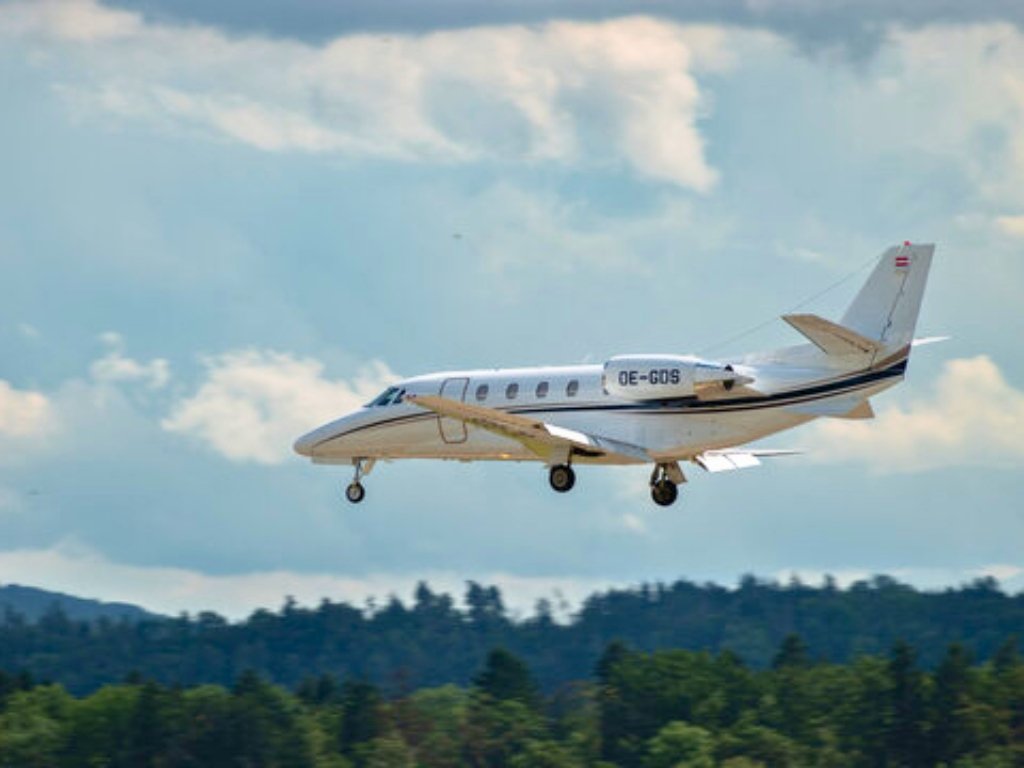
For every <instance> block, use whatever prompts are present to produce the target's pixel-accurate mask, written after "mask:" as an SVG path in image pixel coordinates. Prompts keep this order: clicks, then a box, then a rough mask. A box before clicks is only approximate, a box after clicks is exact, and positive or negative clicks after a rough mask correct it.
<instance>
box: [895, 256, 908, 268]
mask: <svg viewBox="0 0 1024 768" xmlns="http://www.w3.org/2000/svg"><path fill="white" fill-rule="evenodd" d="M909 266H910V256H907V255H906V254H902V255H899V256H897V257H896V269H906V268H907V267H909Z"/></svg>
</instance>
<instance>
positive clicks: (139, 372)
mask: <svg viewBox="0 0 1024 768" xmlns="http://www.w3.org/2000/svg"><path fill="white" fill-rule="evenodd" d="M100 339H101V340H102V341H103V343H104V344H106V345H107V346H108V347H109V351H108V352H107V354H106V355H104V356H103V357H101V358H100V359H98V360H96V361H95V362H93V364H92V365H91V366H90V368H89V372H90V373H91V374H92V377H93V379H94V380H95V381H97V382H100V383H106V384H113V383H119V382H132V381H134V382H141V383H144V384H145V385H146V386H147V387H149V388H150V389H162V388H163V387H164V386H166V385H167V382H168V381H169V380H170V378H171V367H170V363H168V362H167V361H166V360H164V359H163V358H156V359H154V360H150V361H149V362H148V363H140V362H139V361H138V360H133V359H132V358H130V357H125V355H124V340H123V339H122V338H121V336H120V334H117V333H113V332H108V333H105V334H103V335H102V336H101V337H100Z"/></svg>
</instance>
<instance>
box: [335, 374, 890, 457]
mask: <svg viewBox="0 0 1024 768" xmlns="http://www.w3.org/2000/svg"><path fill="white" fill-rule="evenodd" d="M906 369H907V359H906V358H904V359H903V360H900V361H899V362H897V363H895V364H893V365H891V366H889V367H888V368H886V369H884V370H876V371H864V372H861V373H858V374H856V375H854V376H848V377H846V378H839V379H835V380H833V381H827V382H822V383H820V384H815V385H813V386H808V387H803V388H801V389H792V390H788V391H786V392H777V393H775V394H773V395H751V396H747V397H739V398H734V399H729V400H698V399H696V398H687V399H685V400H658V401H655V402H636V403H622V402H619V403H580V404H578V405H576V404H571V405H568V404H563V405H540V404H538V405H526V406H519V407H505V408H495V409H494V410H496V411H502V412H504V413H513V414H523V415H526V414H531V413H582V412H594V413H597V412H613V411H614V412H623V411H627V412H631V413H634V414H636V415H638V416H647V415H662V416H663V415H666V414H671V415H677V416H678V415H683V414H687V413H708V412H714V413H730V412H735V411H747V410H761V409H764V408H781V407H784V406H786V405H799V404H802V403H810V402H814V401H815V400H823V399H825V398H828V397H835V396H836V395H841V394H846V393H848V392H855V391H857V390H858V389H863V388H865V387H867V386H870V385H872V384H877V383H878V382H880V381H885V380H886V379H892V378H899V377H900V376H902V375H903V374H904V373H905V372H906ZM436 418H454V417H450V416H448V417H439V415H438V414H437V413H434V412H433V411H427V412H424V413H407V414H404V415H402V416H395V417H393V418H390V419H382V420H381V421H376V422H374V423H372V424H364V425H362V426H360V427H355V428H353V429H350V430H349V431H347V432H342V433H341V434H338V435H332V436H331V437H328V438H326V439H325V440H322V441H320V442H319V443H317V444H316V446H315V448H318V447H320V446H321V445H324V444H325V443H329V442H330V441H331V440H334V439H335V438H338V437H347V436H349V435H354V434H356V433H357V432H364V431H366V430H368V429H377V428H379V427H391V426H394V425H396V424H403V423H409V422H414V421H419V420H422V419H436Z"/></svg>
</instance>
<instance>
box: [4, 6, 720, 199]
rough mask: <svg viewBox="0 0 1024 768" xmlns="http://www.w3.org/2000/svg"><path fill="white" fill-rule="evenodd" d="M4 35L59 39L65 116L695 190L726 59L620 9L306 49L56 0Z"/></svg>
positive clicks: (698, 32) (709, 171)
mask: <svg viewBox="0 0 1024 768" xmlns="http://www.w3.org/2000/svg"><path fill="white" fill-rule="evenodd" d="M33 9H36V10H35V11H34V12H33ZM69 15H73V16H74V17H75V18H76V19H77V18H81V19H85V20H86V21H83V28H84V29H89V28H93V29H95V30H97V31H96V32H94V33H90V34H89V35H86V37H87V39H88V41H89V43H90V44H88V45H82V44H80V43H81V40H80V39H79V38H75V37H74V36H73V35H70V34H68V25H69V23H68V22H67V21H66V17H68V16H69ZM112 16H113V17H115V18H112ZM122 16H129V17H131V18H132V19H133V20H134V21H133V23H128V22H127V21H125V20H124V19H122V18H121V17H122ZM115 22H116V23H115ZM103 29H105V30H108V32H109V34H106V35H104V34H100V32H99V30H103ZM114 29H116V33H117V34H116V35H115V34H114V32H113V30H114ZM5 30H6V32H7V34H8V35H14V36H15V37H16V38H21V39H27V40H33V41H37V42H41V43H43V44H45V43H46V42H47V41H50V42H51V43H52V38H53V37H56V38H58V43H56V44H53V45H52V46H51V50H50V52H51V53H53V54H57V58H58V59H59V60H61V61H63V62H64V63H65V64H66V67H65V69H66V75H65V77H64V79H63V80H62V81H61V82H58V83H56V84H55V89H56V92H57V93H58V94H59V95H60V96H61V97H62V98H64V99H65V100H66V101H67V102H68V104H69V105H70V106H71V107H72V108H73V110H74V112H75V114H76V115H78V116H79V117H89V116H94V117H96V119H98V120H101V121H109V120H110V118H111V117H112V116H113V117H117V118H119V119H120V120H121V121H136V122H139V121H141V122H145V123H147V124H149V125H151V126H153V127H155V128H157V129H159V130H164V131H169V132H173V133H178V134H181V133H185V134H187V135H195V136H205V137H209V138H213V139H218V140H223V141H232V142H238V143H241V144H244V145H246V146H249V147H253V148H255V149H259V150H262V151H266V152H308V153H327V154H335V155H339V156H343V157H356V158H366V157H369V158H387V159H401V160H404V161H409V162H431V163H447V164H462V163H467V162H501V163H516V164H520V163H523V162H528V163H541V162H543V163H557V164H562V165H572V166H584V167H596V168H610V169H612V170H616V169H618V168H621V167H625V168H626V169H628V170H630V171H631V172H633V173H635V174H637V175H639V176H641V177H644V178H647V179H654V180H658V181H662V182H666V183H668V184H671V185H675V186H679V187H684V188H687V189H691V190H696V191H698V192H706V191H708V190H709V189H711V188H712V187H713V186H714V184H715V182H716V180H717V174H716V172H715V170H714V169H713V168H712V167H711V166H710V165H709V164H708V162H707V159H706V156H705V149H704V141H703V137H702V136H701V134H700V131H699V130H698V127H697V126H698V121H699V120H700V118H701V117H703V116H704V115H705V114H706V113H707V111H708V109H709V107H708V104H707V102H706V100H705V99H704V97H703V94H702V92H701V89H700V87H699V85H698V82H697V79H696V77H695V74H694V73H695V72H697V71H699V70H708V69H711V70H714V69H721V68H723V67H727V66H729V65H730V57H729V56H728V53H727V50H726V48H725V47H724V45H723V43H724V34H723V33H722V32H721V31H719V30H714V29H711V28H709V27H680V26H678V25H675V24H672V23H668V22H663V21H657V20H654V19H650V18H640V17H629V18H621V19H615V20H611V21H603V22H598V23H578V22H566V21H554V22H550V23H546V24H543V25H540V26H529V27H527V26H506V27H478V28H470V29H459V30H445V31H437V32H432V33H429V34H419V35H413V34H406V35H383V34H376V35H374V34H352V35H347V36H341V37H337V38H334V39H331V40H329V41H327V42H325V43H324V44H322V45H316V46H314V45H310V44H306V43H300V42H294V41H282V40H275V39H268V38H260V37H248V38H237V37H229V36H226V35H224V34H223V33H221V32H218V31H216V30H214V29H211V28H208V27H197V26H195V25H187V26H173V25H168V24H164V23H155V22H150V23H145V22H143V21H142V18H141V17H140V16H137V15H135V16H133V15H132V14H126V13H125V12H121V11H117V12H114V11H111V10H110V9H108V8H106V7H104V6H102V5H100V4H98V3H97V2H95V0H62V1H61V2H52V1H51V2H42V3H39V4H38V5H36V4H22V3H17V4H15V5H13V6H5V5H0V34H2V33H3V32H4V31H5ZM115 38H116V39H115ZM59 41H65V42H64V44H60V42H59ZM76 43H79V44H76Z"/></svg>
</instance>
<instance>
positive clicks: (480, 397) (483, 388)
mask: <svg viewBox="0 0 1024 768" xmlns="http://www.w3.org/2000/svg"><path fill="white" fill-rule="evenodd" d="M489 390H490V387H488V386H487V385H486V384H481V385H480V386H479V387H477V388H476V399H477V402H480V403H482V402H483V401H484V400H486V399H487V392H488V391H489Z"/></svg>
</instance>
